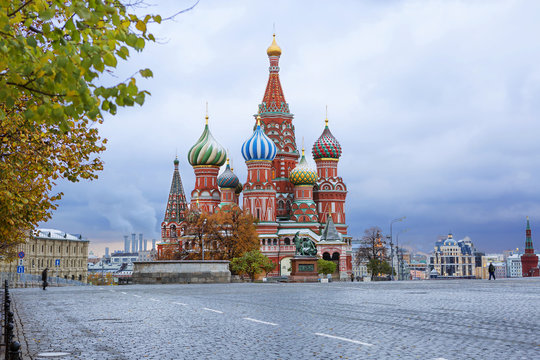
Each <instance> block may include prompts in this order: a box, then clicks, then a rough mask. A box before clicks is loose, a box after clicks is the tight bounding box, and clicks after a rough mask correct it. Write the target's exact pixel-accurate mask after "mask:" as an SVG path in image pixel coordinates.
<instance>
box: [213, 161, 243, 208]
mask: <svg viewBox="0 0 540 360" xmlns="http://www.w3.org/2000/svg"><path fill="white" fill-rule="evenodd" d="M217 181H218V186H219V189H220V190H221V203H220V204H219V207H220V209H224V210H226V209H227V208H231V207H233V206H236V205H238V196H237V194H236V189H237V187H238V185H239V184H240V181H239V180H238V177H237V176H236V175H235V174H234V173H233V172H232V169H231V166H230V165H229V159H227V167H226V168H225V171H223V172H222V173H221V175H219V176H218V178H217Z"/></svg>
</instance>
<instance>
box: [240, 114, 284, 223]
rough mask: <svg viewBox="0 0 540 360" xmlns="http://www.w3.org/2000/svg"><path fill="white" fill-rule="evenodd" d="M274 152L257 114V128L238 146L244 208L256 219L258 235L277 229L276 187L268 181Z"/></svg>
mask: <svg viewBox="0 0 540 360" xmlns="http://www.w3.org/2000/svg"><path fill="white" fill-rule="evenodd" d="M276 151H277V149H276V145H275V144H274V142H273V141H272V140H270V139H269V138H268V136H266V134H265V133H264V131H263V130H262V128H261V119H260V117H258V118H257V128H256V129H255V131H254V132H253V135H251V137H250V138H249V139H247V140H246V141H245V142H244V144H243V145H242V156H243V157H244V159H245V160H246V166H247V170H248V175H247V180H246V183H245V184H244V189H243V193H244V210H247V211H249V212H250V213H251V214H252V215H253V216H254V217H255V218H256V219H258V220H259V223H258V224H257V232H258V233H259V234H263V233H266V234H275V233H276V232H277V223H276V187H275V184H274V183H273V182H272V160H274V158H275V156H276Z"/></svg>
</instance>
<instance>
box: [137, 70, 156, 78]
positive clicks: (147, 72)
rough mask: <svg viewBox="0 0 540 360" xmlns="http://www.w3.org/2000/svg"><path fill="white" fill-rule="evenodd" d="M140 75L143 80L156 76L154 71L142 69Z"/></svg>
mask: <svg viewBox="0 0 540 360" xmlns="http://www.w3.org/2000/svg"><path fill="white" fill-rule="evenodd" d="M139 73H140V74H141V76H142V77H143V78H149V77H153V76H154V73H153V72H152V70H150V69H142V70H139Z"/></svg>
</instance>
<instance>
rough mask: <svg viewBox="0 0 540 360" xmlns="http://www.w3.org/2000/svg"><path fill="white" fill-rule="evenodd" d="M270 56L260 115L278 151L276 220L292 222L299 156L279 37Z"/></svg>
mask: <svg viewBox="0 0 540 360" xmlns="http://www.w3.org/2000/svg"><path fill="white" fill-rule="evenodd" d="M266 53H267V55H268V59H269V60H270V68H269V71H270V74H269V77H268V83H267V85H266V90H265V92H264V96H263V99H262V103H261V104H260V105H259V112H258V115H259V116H260V117H261V126H262V128H263V129H264V132H265V133H266V135H267V136H268V137H269V138H270V139H272V141H273V142H274V143H275V144H276V147H277V155H276V157H275V158H274V160H273V161H272V167H271V178H272V181H273V182H274V184H275V188H276V201H277V208H276V216H277V217H278V218H281V219H288V218H289V217H290V216H291V213H290V211H291V205H292V202H293V199H294V189H293V185H292V184H291V182H290V181H289V175H290V173H291V171H292V170H293V169H294V168H295V166H296V162H297V161H298V158H299V154H298V149H297V148H296V139H295V135H294V125H293V124H292V120H293V117H294V115H293V114H291V113H290V111H289V104H287V102H286V101H285V96H284V95H283V89H282V88H281V82H280V80H279V57H280V56H281V48H280V47H279V46H278V45H277V43H276V35H275V34H274V37H273V39H272V44H271V45H270V46H269V47H268V49H267V50H266Z"/></svg>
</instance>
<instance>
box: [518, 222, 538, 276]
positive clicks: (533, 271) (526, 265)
mask: <svg viewBox="0 0 540 360" xmlns="http://www.w3.org/2000/svg"><path fill="white" fill-rule="evenodd" d="M521 268H522V274H523V277H530V276H540V274H539V270H538V256H537V255H536V254H535V253H534V247H533V242H532V236H531V226H530V224H529V217H528V216H527V229H526V230H525V254H523V255H521Z"/></svg>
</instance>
